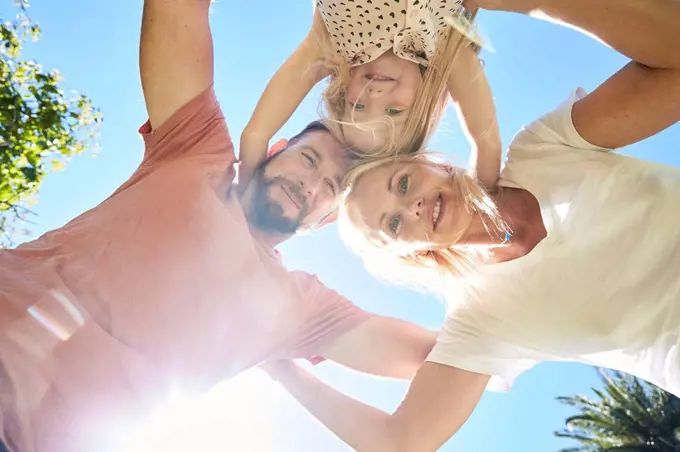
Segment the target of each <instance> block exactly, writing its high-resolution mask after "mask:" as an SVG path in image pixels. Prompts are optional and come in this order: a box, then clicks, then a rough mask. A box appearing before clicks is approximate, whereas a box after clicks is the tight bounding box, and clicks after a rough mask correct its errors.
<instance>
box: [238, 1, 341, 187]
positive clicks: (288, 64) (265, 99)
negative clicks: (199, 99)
mask: <svg viewBox="0 0 680 452" xmlns="http://www.w3.org/2000/svg"><path fill="white" fill-rule="evenodd" d="M328 39H329V37H328V31H327V30H326V25H325V24H324V22H323V19H322V18H321V16H320V14H319V12H318V10H316V9H315V10H314V18H313V20H312V27H311V30H310V31H309V34H308V35H307V37H306V38H305V39H304V41H302V43H301V44H300V45H299V46H298V48H297V49H296V50H295V52H293V54H292V55H291V56H290V57H288V59H287V60H286V61H285V63H283V65H282V66H281V67H280V68H279V70H278V71H277V72H276V74H274V76H273V77H272V79H271V80H270V81H269V83H268V84H267V87H266V88H265V90H264V92H263V93H262V96H261V97H260V100H259V101H258V103H257V106H256V107H255V111H254V112H253V115H252V116H251V118H250V121H248V124H247V125H246V127H245V129H244V130H243V133H242V134H241V145H240V151H239V152H240V154H239V159H240V160H241V168H240V175H239V179H240V182H241V184H244V183H246V182H247V181H248V179H249V177H250V175H251V174H252V171H253V170H254V169H255V167H257V165H258V164H259V163H260V162H262V161H263V160H264V159H265V158H266V154H267V148H268V146H269V141H270V140H271V139H272V137H273V136H274V134H275V133H276V132H277V131H278V130H279V129H280V128H281V127H282V126H283V125H284V124H285V123H286V121H287V120H288V119H289V118H290V116H291V115H292V114H293V113H294V112H295V110H296V109H297V107H298V106H299V105H300V102H302V100H303V99H304V98H305V96H306V95H307V94H308V93H309V92H310V91H311V90H312V88H314V86H315V85H316V84H317V83H319V82H320V81H321V80H323V79H324V78H325V77H327V76H328V75H330V72H329V70H328V68H327V67H326V66H324V65H323V62H322V60H323V57H324V48H325V46H326V45H327V44H328Z"/></svg>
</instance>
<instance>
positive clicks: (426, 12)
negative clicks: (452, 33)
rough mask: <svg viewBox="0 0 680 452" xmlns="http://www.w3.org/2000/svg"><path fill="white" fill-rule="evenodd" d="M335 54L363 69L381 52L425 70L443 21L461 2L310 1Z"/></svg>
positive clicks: (442, 0)
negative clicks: (313, 4)
mask: <svg viewBox="0 0 680 452" xmlns="http://www.w3.org/2000/svg"><path fill="white" fill-rule="evenodd" d="M316 7H317V9H318V11H319V13H320V14H321V17H322V18H323V20H324V22H325V23H326V28H327V29H328V33H329V34H330V36H331V40H332V42H333V45H334V47H335V51H336V52H337V53H338V54H339V55H340V56H342V58H343V59H344V60H345V61H347V63H348V64H350V65H351V66H358V65H360V64H365V63H368V62H369V61H372V60H374V59H376V58H378V57H379V56H380V55H382V54H383V53H385V52H386V51H387V50H389V49H392V51H393V52H394V54H395V55H397V56H399V57H401V58H404V59H406V60H410V61H413V62H414V63H417V64H421V65H423V66H427V62H428V60H429V59H431V58H432V57H433V56H434V54H435V51H436V45H437V40H438V38H439V36H441V35H442V34H444V33H446V32H447V31H448V29H449V26H448V25H447V24H446V22H445V21H444V17H446V16H454V15H456V14H457V13H458V11H459V10H460V9H461V8H462V0H316Z"/></svg>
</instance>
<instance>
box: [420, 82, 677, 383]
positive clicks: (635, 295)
mask: <svg viewBox="0 0 680 452" xmlns="http://www.w3.org/2000/svg"><path fill="white" fill-rule="evenodd" d="M583 96H585V92H584V91H583V90H582V89H579V90H577V91H576V92H575V93H574V94H573V95H572V96H571V98H570V99H569V101H568V102H566V103H565V104H563V105H562V106H560V107H559V108H558V109H557V110H555V111H553V112H551V113H548V114H546V115H545V116H543V117H542V118H540V119H538V120H537V121H535V122H534V123H533V124H531V125H530V126H528V127H526V128H524V129H523V130H521V131H520V132H519V133H518V134H517V135H516V136H515V138H514V139H513V142H512V144H511V145H510V148H509V151H508V158H507V160H506V164H505V168H504V169H503V172H502V175H501V182H500V184H501V185H503V186H506V187H515V188H523V189H526V190H528V191H530V192H531V193H533V195H534V196H535V197H536V198H537V199H538V201H539V203H540V206H541V214H542V216H543V220H544V223H545V226H546V229H547V232H548V235H547V237H546V238H545V239H544V240H543V241H541V242H540V243H539V244H538V246H537V247H536V248H534V250H532V251H531V252H530V253H529V254H527V255H526V256H524V257H521V258H519V259H516V260H513V261H509V262H504V263H500V264H494V265H489V266H485V267H483V268H482V269H481V270H480V271H479V272H478V274H477V275H475V276H472V277H470V278H469V279H468V280H467V281H466V283H465V284H466V286H465V288H464V290H463V291H462V296H461V299H460V300H456V303H455V305H456V306H455V308H454V309H453V310H452V311H451V312H450V313H449V315H448V317H447V319H446V321H445V324H444V327H443V329H442V332H441V334H440V337H439V339H438V341H437V345H436V346H435V348H434V350H433V351H432V353H431V355H430V356H429V358H428V361H431V362H436V363H441V364H445V365H449V366H454V367H458V368H461V369H465V370H469V371H473V372H478V373H484V374H488V375H491V376H492V380H491V384H490V387H489V388H490V389H508V388H509V387H510V385H511V384H512V382H513V380H514V379H515V378H516V377H517V376H518V375H519V374H520V373H522V372H523V371H525V370H527V369H529V368H531V367H532V366H534V365H535V364H537V363H538V362H541V361H579V362H584V363H588V364H593V365H597V366H603V367H609V368H613V369H618V370H621V371H624V372H627V373H630V374H633V375H637V376H639V377H641V378H643V379H646V380H648V381H650V382H652V383H655V384H656V385H658V386H660V387H662V388H664V389H666V390H668V391H670V392H673V393H675V394H676V395H680V169H678V168H675V167H669V166H664V165H660V164H656V163H651V162H646V161H641V160H637V159H634V158H630V157H626V156H622V155H619V154H616V153H613V152H609V151H608V150H607V149H601V148H598V147H596V146H594V145H592V144H590V143H588V142H586V141H585V140H584V139H583V138H582V137H581V136H580V135H579V134H578V133H577V132H576V129H575V128H574V125H573V122H572V120H571V107H572V105H573V103H574V102H576V101H577V100H578V99H580V98H582V97H583Z"/></svg>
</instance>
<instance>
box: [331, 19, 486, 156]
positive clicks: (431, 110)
mask: <svg viewBox="0 0 680 452" xmlns="http://www.w3.org/2000/svg"><path fill="white" fill-rule="evenodd" d="M463 14H464V19H465V20H467V21H470V22H471V21H472V20H473V19H474V16H475V14H476V12H473V13H468V12H467V11H465V12H464V13H463ZM463 45H473V46H474V44H472V43H471V42H469V41H467V40H466V38H464V37H463V35H462V34H460V33H458V32H457V31H456V30H455V29H454V28H453V27H449V31H448V33H446V34H444V35H442V36H440V37H439V40H438V42H437V46H436V49H437V50H436V52H435V55H434V56H433V57H432V59H431V60H430V61H429V62H428V66H427V68H426V69H425V70H424V73H423V83H422V84H421V86H420V88H419V89H418V92H417V93H416V98H415V101H414V103H413V106H412V107H411V109H410V111H409V113H408V117H407V118H406V121H405V124H404V127H403V128H402V130H401V133H399V134H398V135H397V134H395V133H394V127H392V124H388V126H389V130H390V135H389V139H388V140H387V142H386V143H385V144H384V145H383V146H381V147H379V148H378V149H373V150H370V151H367V150H362V149H355V148H353V147H352V146H350V145H349V143H347V141H346V140H345V139H344V134H343V131H342V126H343V125H351V126H356V124H354V121H353V120H351V121H349V122H346V121H343V120H342V118H343V117H344V116H345V113H346V110H347V99H346V90H345V89H346V86H347V82H348V80H349V78H350V69H351V68H350V66H349V65H348V64H347V63H346V62H345V61H344V60H342V58H340V57H339V56H338V55H337V53H336V52H335V51H334V50H333V49H332V47H331V43H330V40H327V41H326V42H325V43H324V48H325V56H324V65H325V66H326V68H327V70H329V71H330V72H331V76H330V79H329V83H328V86H327V87H326V89H325V90H324V92H323V95H322V99H323V106H324V107H325V110H326V113H327V115H328V119H329V121H327V122H328V124H329V128H330V129H331V131H332V132H333V134H334V135H335V136H336V137H337V138H338V139H340V140H341V141H342V142H343V143H344V144H345V145H346V146H347V147H348V148H350V149H351V150H352V151H353V152H354V153H355V154H356V155H357V156H358V157H369V158H382V157H389V156H395V155H399V154H410V153H413V152H417V151H419V150H421V149H422V148H423V147H424V146H425V144H426V143H427V141H428V140H429V139H430V138H431V137H432V135H433V134H434V131H435V129H436V127H437V125H438V124H439V121H440V120H441V118H442V116H443V115H444V111H445V109H446V106H447V104H448V90H447V81H448V76H449V73H450V72H451V68H452V67H453V63H454V59H455V56H456V53H457V52H458V50H459V49H460V48H461V46H463ZM475 50H476V51H478V50H479V48H478V47H476V46H475ZM320 113H323V112H321V111H320ZM389 119H390V118H385V120H386V121H389Z"/></svg>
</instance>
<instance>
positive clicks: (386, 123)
mask: <svg viewBox="0 0 680 452" xmlns="http://www.w3.org/2000/svg"><path fill="white" fill-rule="evenodd" d="M422 83H423V78H422V75H421V73H420V67H419V66H418V65H417V64H416V63H414V62H412V61H408V60H405V59H403V58H399V57H398V56H396V55H395V54H394V53H393V52H392V51H388V52H385V53H384V54H382V55H381V56H380V57H378V58H376V59H375V60H373V61H371V62H370V63H366V64H362V65H361V66H357V67H354V68H352V70H351V72H350V79H349V82H348V84H347V87H346V93H347V96H346V97H347V106H346V108H345V112H346V113H345V116H344V117H343V118H342V121H343V122H345V123H356V124H357V126H358V127H357V126H353V125H346V124H345V125H343V133H344V136H345V140H347V142H348V143H349V144H350V145H351V146H353V147H355V148H357V149H361V150H364V151H370V150H372V149H376V148H380V147H382V146H384V144H385V143H386V142H387V140H388V139H389V136H390V128H391V127H392V126H394V128H395V130H394V133H395V134H399V132H400V131H401V128H402V127H403V125H404V122H405V121H406V117H407V116H408V114H409V112H410V109H411V107H412V106H413V103H414V102H415V98H416V93H417V92H418V89H419V88H420V85H422Z"/></svg>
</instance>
